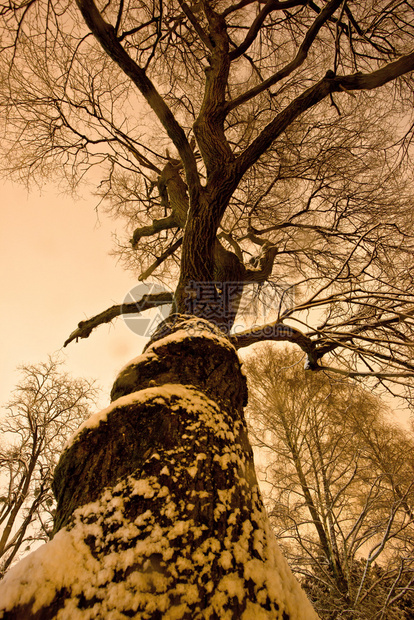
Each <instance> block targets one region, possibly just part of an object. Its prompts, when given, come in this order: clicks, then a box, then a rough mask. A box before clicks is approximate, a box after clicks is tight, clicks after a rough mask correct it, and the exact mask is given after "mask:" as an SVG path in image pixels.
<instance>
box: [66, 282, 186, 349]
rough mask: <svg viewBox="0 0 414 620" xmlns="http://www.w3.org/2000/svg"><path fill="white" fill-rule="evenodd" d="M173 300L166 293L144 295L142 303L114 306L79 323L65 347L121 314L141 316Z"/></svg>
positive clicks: (171, 295) (86, 336)
mask: <svg viewBox="0 0 414 620" xmlns="http://www.w3.org/2000/svg"><path fill="white" fill-rule="evenodd" d="M173 300H174V296H173V294H172V293H168V292H165V293H157V294H154V295H144V297H142V299H141V300H140V301H136V302H133V303H129V304H121V305H119V306H112V307H111V308H108V309H107V310H104V311H103V312H101V313H100V314H97V315H96V316H93V317H92V318H91V319H87V320H86V321H81V322H80V323H78V327H77V328H76V329H75V331H73V332H72V333H71V335H70V336H69V338H68V339H67V340H66V341H65V343H64V345H63V346H64V347H66V346H67V345H68V344H69V343H70V342H72V340H76V342H77V341H78V339H79V338H88V336H89V335H90V333H91V332H92V330H93V329H95V327H98V325H102V324H103V323H110V322H111V321H112V320H113V319H115V318H116V317H117V316H120V315H121V314H139V313H140V312H144V310H150V309H151V308H156V307H157V306H163V305H166V304H172V303H173Z"/></svg>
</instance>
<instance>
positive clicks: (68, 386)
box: [0, 358, 96, 575]
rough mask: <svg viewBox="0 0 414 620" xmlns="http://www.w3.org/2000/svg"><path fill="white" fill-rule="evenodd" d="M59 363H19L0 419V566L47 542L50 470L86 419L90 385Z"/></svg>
mask: <svg viewBox="0 0 414 620" xmlns="http://www.w3.org/2000/svg"><path fill="white" fill-rule="evenodd" d="M61 365H62V362H60V361H58V359H57V358H49V359H48V361H47V362H44V363H40V364H36V365H31V366H22V367H21V369H20V372H21V379H20V382H19V385H18V386H17V388H16V389H15V391H14V395H13V398H12V399H11V400H10V402H9V403H8V404H7V405H6V407H5V411H4V413H3V414H2V417H1V420H0V432H1V435H2V437H1V444H0V485H1V486H0V489H1V491H0V494H1V498H0V526H1V530H0V531H1V536H0V570H1V574H2V575H3V574H4V572H5V571H6V570H7V569H8V568H9V566H10V565H11V564H12V563H13V561H15V560H16V559H17V558H19V556H20V557H21V555H22V552H24V551H28V550H29V549H30V547H31V546H32V545H33V544H34V543H35V542H38V541H45V540H49V538H50V535H51V533H52V529H53V515H54V509H55V507H56V502H55V499H54V497H53V494H52V490H51V483H52V477H53V470H54V468H55V465H56V463H57V460H58V457H59V454H60V452H61V451H62V449H63V446H64V444H65V442H66V441H67V440H68V439H69V437H70V436H71V435H72V434H73V433H74V432H75V430H76V429H77V428H78V427H79V425H80V424H81V423H82V422H83V421H84V420H85V419H86V418H87V417H88V415H89V413H90V406H91V405H92V404H93V402H94V399H95V397H96V388H94V387H93V383H92V382H90V381H86V380H85V379H74V378H72V377H71V376H70V375H68V374H67V373H65V372H63V371H62V369H61Z"/></svg>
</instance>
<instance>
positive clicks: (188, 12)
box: [178, 0, 213, 51]
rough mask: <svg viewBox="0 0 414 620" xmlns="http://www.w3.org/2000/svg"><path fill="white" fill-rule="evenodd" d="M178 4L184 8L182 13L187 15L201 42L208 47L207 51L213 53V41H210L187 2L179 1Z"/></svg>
mask: <svg viewBox="0 0 414 620" xmlns="http://www.w3.org/2000/svg"><path fill="white" fill-rule="evenodd" d="M178 3H179V5H180V7H181V8H182V11H183V13H184V14H185V16H186V17H187V18H188V19H189V21H190V22H191V23H192V25H193V26H194V30H195V31H196V33H197V34H198V36H199V39H200V41H202V42H203V43H204V45H205V46H206V47H207V49H209V50H210V51H211V50H212V49H213V44H212V42H211V40H210V39H209V37H208V35H207V33H206V32H204V29H203V27H202V26H201V24H200V23H199V21H198V19H197V17H196V16H195V15H194V13H193V11H192V10H191V8H190V7H189V6H188V4H187V3H186V2H184V0H178Z"/></svg>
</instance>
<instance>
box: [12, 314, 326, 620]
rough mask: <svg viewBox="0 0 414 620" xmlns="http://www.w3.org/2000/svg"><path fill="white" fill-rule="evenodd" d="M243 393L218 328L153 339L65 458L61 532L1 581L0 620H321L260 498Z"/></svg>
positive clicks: (187, 327)
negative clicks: (281, 548) (94, 619)
mask: <svg viewBox="0 0 414 620" xmlns="http://www.w3.org/2000/svg"><path fill="white" fill-rule="evenodd" d="M165 333H167V335H165ZM157 338H158V339H157ZM246 398H247V389H246V382H245V378H244V375H243V374H242V373H241V369H240V362H239V360H238V357H237V354H236V351H235V349H234V348H233V347H232V345H231V344H230V343H229V341H228V340H227V339H226V338H223V337H222V335H221V333H220V332H219V331H218V330H216V328H214V326H213V325H211V324H210V323H208V322H207V321H203V320H201V321H200V320H198V319H194V318H192V319H188V317H187V320H181V321H180V320H179V321H176V322H175V323H174V324H173V325H172V326H169V327H167V332H165V331H164V332H162V333H159V334H158V335H156V336H155V337H154V339H153V341H152V343H151V344H150V345H149V347H148V348H147V350H146V351H145V353H144V354H143V355H141V356H139V357H138V358H136V359H135V360H133V361H132V362H131V363H130V364H129V365H128V366H127V367H126V368H125V369H124V370H123V371H122V372H121V373H120V375H119V376H118V378H117V380H116V381H115V384H114V387H113V391H112V399H113V402H112V404H111V405H110V407H108V408H107V409H105V410H104V411H102V412H100V413H97V414H95V415H93V416H91V418H90V419H89V420H87V421H86V423H85V424H83V425H82V426H81V427H80V429H79V431H78V432H77V434H76V435H75V437H74V438H73V439H72V441H71V443H70V445H69V446H68V447H67V448H66V450H65V451H64V453H63V455H62V457H61V460H60V462H59V464H58V467H57V469H56V473H55V482H54V485H55V492H56V495H57V498H58V509H57V515H56V530H58V531H57V533H56V535H55V537H54V539H53V540H52V541H51V542H50V543H48V544H46V545H44V546H43V547H41V548H39V549H38V550H36V551H35V552H34V553H32V554H31V555H29V556H27V557H26V558H25V559H24V560H22V561H21V562H20V563H19V564H18V565H17V566H16V567H15V568H14V569H12V570H11V571H10V572H9V573H8V575H6V577H5V579H4V580H3V582H2V584H1V586H0V601H1V603H0V610H3V615H0V617H2V618H4V619H5V620H11V619H16V620H17V619H23V618H24V619H25V620H27V619H28V618H41V619H42V620H47V619H49V618H57V617H59V618H62V619H65V618H68V619H69V618H74V617H76V618H83V617H85V618H90V617H91V615H90V614H91V613H92V614H94V615H93V617H97V618H128V617H135V618H171V619H172V618H179V619H181V618H183V619H195V618H209V619H210V618H211V619H213V618H217V619H220V620H221V619H224V618H229V619H234V620H236V619H239V618H243V619H244V620H249V619H253V618H254V619H256V618H263V619H269V620H270V619H272V620H274V619H276V618H279V619H281V620H282V619H283V620H294V619H303V620H305V619H306V620H312V619H316V618H317V615H316V614H315V612H314V611H313V609H312V607H311V605H310V603H309V602H308V600H307V598H306V596H305V595H304V593H303V591H302V590H301V588H300V586H299V584H298V582H297V581H296V580H295V579H294V577H293V576H292V573H291V571H290V569H289V567H288V566H287V564H286V561H285V560H284V558H283V557H282V555H281V553H280V551H279V549H278V546H277V544H276V541H275V540H274V536H273V533H272V532H271V529H270V525H269V522H268V519H267V516H266V513H265V510H264V507H263V504H262V501H261V498H260V493H259V490H258V485H257V480H256V476H255V471H254V465H253V456H252V450H251V447H250V444H249V441H248V437H247V429H246V424H245V420H244V417H243V406H244V405H245V404H246ZM0 614H1V612H0Z"/></svg>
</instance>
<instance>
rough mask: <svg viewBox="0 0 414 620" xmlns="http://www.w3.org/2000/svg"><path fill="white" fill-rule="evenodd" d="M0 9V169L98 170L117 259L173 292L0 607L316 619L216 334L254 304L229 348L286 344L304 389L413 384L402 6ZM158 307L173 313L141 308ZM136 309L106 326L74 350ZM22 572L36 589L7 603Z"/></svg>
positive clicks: (77, 175)
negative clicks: (253, 314)
mask: <svg viewBox="0 0 414 620" xmlns="http://www.w3.org/2000/svg"><path fill="white" fill-rule="evenodd" d="M0 6H1V9H0V16H1V18H2V33H1V69H0V70H1V80H0V105H1V106H2V111H3V115H2V122H3V123H4V132H3V133H4V142H3V143H4V150H5V157H4V158H3V162H4V163H3V169H4V171H5V172H6V173H7V172H9V173H10V174H14V175H15V176H17V177H20V178H23V179H28V178H31V177H32V176H36V177H37V178H39V177H40V178H41V177H42V175H45V176H48V175H50V174H51V173H53V175H55V174H56V171H57V170H58V169H59V166H60V167H61V169H62V176H63V181H65V182H66V185H65V186H66V187H67V186H68V185H69V187H76V186H77V185H78V184H79V182H80V181H81V180H82V179H83V178H84V177H85V176H87V175H88V172H89V171H91V177H90V178H95V179H96V176H95V175H96V174H97V170H96V166H98V170H99V175H98V182H99V181H100V184H99V187H98V192H99V193H100V195H101V196H102V198H103V199H104V202H105V204H107V205H108V209H109V210H110V211H112V212H113V213H114V214H115V216H117V217H119V216H121V217H122V216H125V217H126V220H127V226H126V228H127V231H128V236H129V237H131V242H129V243H128V244H126V243H124V245H128V249H127V250H126V252H125V253H124V254H125V256H126V260H127V262H129V263H130V262H131V261H132V262H133V263H134V262H137V264H138V268H139V277H140V278H142V279H145V278H147V277H148V276H149V275H151V274H158V275H162V273H163V272H162V270H164V273H165V274H168V275H169V276H170V279H171V286H172V287H173V288H174V289H175V294H174V300H173V301H174V308H173V309H174V316H172V317H171V319H170V320H169V321H167V324H166V325H165V326H164V327H165V332H164V333H158V334H157V335H156V336H155V337H154V338H153V341H152V342H151V343H150V345H149V347H148V348H147V350H146V351H145V353H144V354H143V356H142V357H141V358H139V359H138V360H135V361H133V362H132V363H131V365H130V366H129V367H127V368H126V369H124V370H123V371H122V372H121V374H120V376H119V377H118V379H117V381H116V383H115V385H114V388H113V391H112V398H113V400H114V402H113V403H112V405H111V407H110V408H109V409H108V410H106V411H105V412H103V413H102V414H97V415H96V416H94V417H93V419H92V420H90V421H88V424H87V425H86V426H83V427H82V429H81V430H80V432H79V433H78V434H77V435H76V437H75V438H74V440H73V442H72V443H71V445H70V446H69V447H68V449H67V450H66V451H65V452H64V454H63V456H62V458H61V460H60V462H59V465H58V467H57V470H56V474H55V479H54V480H55V482H54V484H55V487H54V488H55V492H56V494H57V497H58V508H57V517H56V523H55V528H56V530H59V528H60V530H59V532H58V533H57V535H56V536H55V538H54V539H53V540H52V541H51V542H50V543H48V544H47V545H45V548H44V550H43V551H41V552H39V553H37V554H34V555H33V557H32V558H31V559H28V560H27V562H26V563H24V564H22V565H21V567H20V568H18V569H15V571H14V573H13V576H6V580H5V582H4V585H3V588H2V594H3V593H4V592H5V591H6V590H7V589H8V593H7V598H5V597H4V596H3V601H4V602H2V603H1V604H2V605H3V608H4V609H7V610H8V612H7V613H9V612H10V614H12V615H11V616H10V617H23V618H26V617H27V616H28V614H29V613H32V612H33V613H37V611H38V609H39V606H40V607H41V612H40V613H42V616H43V617H44V618H45V619H46V618H49V617H50V618H52V617H54V616H56V615H57V613H60V612H62V613H63V614H65V613H66V615H67V616H68V617H71V613H72V615H73V613H74V610H79V609H82V610H83V611H82V612H80V613H84V615H86V614H88V613H89V612H90V609H92V608H93V609H94V610H95V612H96V613H97V614H98V615H101V616H102V617H110V615H116V614H118V615H120V614H121V613H122V614H123V615H124V616H125V615H126V616H127V617H128V616H131V615H134V614H136V613H137V610H139V613H141V614H143V615H144V616H146V617H151V615H154V614H155V615H156V616H157V615H158V616H162V615H167V614H170V615H171V614H172V615H174V614H175V616H178V617H188V618H193V617H204V616H206V617H212V618H214V617H219V618H226V617H229V618H238V617H244V618H245V619H246V620H247V619H248V618H251V617H256V616H257V615H262V616H263V617H268V618H275V617H279V618H283V619H284V620H286V618H287V617H290V618H294V617H296V618H300V617H302V618H306V620H310V618H311V617H314V614H313V612H312V610H311V609H310V608H309V606H308V603H307V602H306V600H305V599H304V598H303V596H302V594H301V593H300V591H299V589H298V588H297V584H296V582H295V581H294V580H293V579H292V578H291V575H290V572H289V569H288V567H287V566H286V565H285V563H284V561H283V559H282V558H281V557H280V555H279V553H278V551H277V547H276V546H275V544H274V541H273V539H272V536H271V534H270V531H269V526H268V521H267V518H266V515H265V513H264V510H263V506H262V503H261V501H260V498H259V494H258V489H257V483H256V479H255V475H254V470H253V463H252V454H251V450H250V447H249V444H248V440H247V435H246V426H245V421H244V419H243V414H242V408H243V406H244V404H245V403H246V399H247V395H246V390H245V383H244V379H243V375H242V374H241V372H240V364H239V361H238V359H237V357H236V354H235V351H234V349H233V348H231V346H230V345H229V341H228V339H226V338H223V332H224V334H226V335H228V334H229V333H230V331H231V329H232V327H234V323H235V318H236V315H237V312H238V311H239V307H240V304H241V302H243V304H244V300H245V299H246V296H247V297H248V292H249V286H250V287H253V289H254V290H253V299H257V295H258V294H260V293H263V292H264V291H266V290H267V291H270V293H271V295H272V299H271V303H270V305H271V307H272V311H273V316H269V317H267V318H268V323H267V324H266V325H264V326H262V327H255V328H251V329H247V331H245V332H244V333H239V330H234V331H237V332H238V333H237V334H233V335H231V336H230V340H231V342H232V343H233V344H234V345H235V346H236V347H241V346H247V345H248V344H251V343H252V342H256V341H257V340H262V339H266V338H268V339H274V340H288V341H290V342H292V343H295V344H296V345H298V346H299V347H300V348H301V349H302V350H303V351H304V352H305V353H306V355H307V367H308V368H309V369H313V370H317V369H318V368H319V369H321V368H324V369H326V368H329V369H331V370H332V372H336V373H339V374H341V373H342V374H345V375H350V376H354V375H357V376H364V375H369V376H372V377H375V378H376V380H377V381H380V382H384V384H385V385H386V386H388V387H389V386H390V385H391V386H392V385H395V383H396V382H397V383H398V382H400V383H402V384H403V386H407V387H409V381H410V380H411V378H412V376H413V370H414V366H413V359H412V346H411V341H412V312H413V305H412V293H411V291H412V269H411V267H412V262H411V261H412V241H411V239H412V196H411V192H410V184H411V178H410V170H411V169H410V167H409V165H408V164H409V154H410V143H411V135H412V132H411V127H412V112H413V108H412V105H411V101H412V82H411V72H412V70H413V69H414V41H413V35H414V30H413V11H412V7H411V5H410V4H409V3H408V2H400V0H398V1H397V0H395V1H392V2H391V3H390V2H388V1H387V2H385V0H384V2H379V3H377V2H375V3H372V2H370V1H368V0H367V1H366V2H362V3H360V2H358V3H356V2H352V1H351V0H330V1H327V2H325V1H323V2H320V3H315V2H313V1H309V2H308V1H304V0H282V1H281V2H279V1H278V0H268V1H267V2H265V3H263V2H261V1H258V2H257V1H250V0H241V1H240V2H235V3H232V2H231V0H217V1H216V0H201V2H200V3H198V2H197V3H192V4H191V5H190V4H188V3H187V2H185V0H177V1H175V0H172V1H171V2H168V3H165V2H162V1H157V2H145V1H143V2H136V1H135V0H134V1H132V0H131V1H129V0H120V1H119V2H116V1H111V0H110V1H109V2H107V3H104V2H99V4H96V3H95V2H94V0H77V3H76V5H75V4H74V3H66V2H64V1H60V0H51V1H47V2H46V0H29V1H26V0H24V1H23V2H17V3H12V4H10V3H9V2H4V3H3V4H2V5H0ZM95 164H96V166H95ZM135 257H138V259H137V260H135ZM156 270H158V271H156ZM265 282H270V283H271V285H270V286H267V287H266V286H263V284H264V283H265ZM266 301H269V295H268V296H267V297H266ZM159 302H163V303H171V302H172V295H164V296H163V297H162V298H160V297H157V298H155V297H147V298H145V299H144V300H143V305H142V306H141V307H140V309H143V308H145V307H149V306H150V305H151V304H155V303H159ZM136 310H137V306H136V305H134V304H130V305H129V306H127V305H124V306H114V307H113V308H111V309H109V310H108V311H107V312H103V313H102V314H100V315H99V316H98V317H94V318H93V319H91V320H89V321H83V322H82V323H81V324H79V326H78V328H77V329H76V330H75V331H74V332H73V334H71V336H70V337H69V338H68V340H67V342H70V341H71V340H74V339H76V338H79V337H85V336H88V335H89V334H90V332H91V330H92V329H93V328H94V327H95V326H96V325H98V324H99V323H102V322H104V321H109V320H112V319H113V318H114V317H115V316H116V315H118V314H122V313H126V312H136ZM177 315H178V317H177ZM182 315H184V317H185V318H183V316H182ZM194 316H195V317H196V318H197V320H199V324H198V323H197V321H194V320H193V317H194ZM175 319H176V321H175ZM174 321H175V322H174ZM218 328H219V331H218ZM166 334H167V336H166V337H165V335H166ZM162 335H164V337H161V336H162ZM391 381H393V382H394V383H390V382H391ZM189 385H190V386H193V387H191V388H189V387H188V386H189ZM390 389H393V388H392V387H390ZM177 412H179V414H177ZM150 413H151V415H150ZM137 438H139V440H138V439H137ZM200 463H203V466H201V465H200ZM223 472H225V474H223ZM177 524H179V526H178V525H177ZM177 528H178V529H177ZM63 549H64V550H65V551H66V553H63V551H62V550H63ZM56 554H57V555H59V557H62V558H63V560H62V563H61V564H60V565H59V566H58V567H56V565H55V564H54V559H53V558H54V557H55V555H56ZM74 565H76V566H77V567H78V566H80V567H81V569H80V571H79V573H75V572H74V571H73V570H70V566H74ZM40 568H41V570H40ZM55 568H56V570H54V569H55ZM63 569H65V570H63ZM24 571H26V572H30V573H31V574H33V575H40V574H41V575H43V577H44V578H43V579H41V578H40V577H34V578H33V580H32V581H31V582H30V584H29V585H28V586H27V587H25V588H23V586H22V584H23V581H24V577H23V574H24ZM46 577H47V578H46ZM44 584H48V585H47V586H45V585H44ZM49 584H50V587H49ZM41 586H43V589H42V588H41ZM39 588H40V589H39ZM44 588H46V590H47V591H46V592H45V590H44ZM96 610H98V611H96Z"/></svg>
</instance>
